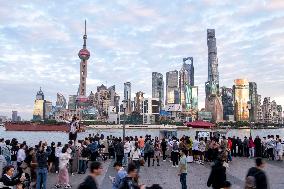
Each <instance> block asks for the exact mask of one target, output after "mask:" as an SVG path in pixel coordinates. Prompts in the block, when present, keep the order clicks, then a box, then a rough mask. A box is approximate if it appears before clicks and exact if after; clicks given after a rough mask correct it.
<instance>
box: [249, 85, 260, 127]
mask: <svg viewBox="0 0 284 189" xmlns="http://www.w3.org/2000/svg"><path fill="white" fill-rule="evenodd" d="M257 97H258V95H257V85H256V83H255V82H249V101H250V111H249V119H250V121H251V122H256V121H257V111H258V100H257Z"/></svg>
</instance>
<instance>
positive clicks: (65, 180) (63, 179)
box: [55, 147, 71, 188]
mask: <svg viewBox="0 0 284 189" xmlns="http://www.w3.org/2000/svg"><path fill="white" fill-rule="evenodd" d="M70 158H71V155H70V154H69V153H68V152H67V147H64V148H62V153H61V154H60V155H59V174H58V177H57V184H56V185H55V187H56V188H61V186H62V185H64V188H71V186H70V184H69V174H68V169H67V164H68V162H69V160H70Z"/></svg>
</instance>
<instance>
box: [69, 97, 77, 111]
mask: <svg viewBox="0 0 284 189" xmlns="http://www.w3.org/2000/svg"><path fill="white" fill-rule="evenodd" d="M76 98H77V95H69V100H68V109H69V110H75V109H76Z"/></svg>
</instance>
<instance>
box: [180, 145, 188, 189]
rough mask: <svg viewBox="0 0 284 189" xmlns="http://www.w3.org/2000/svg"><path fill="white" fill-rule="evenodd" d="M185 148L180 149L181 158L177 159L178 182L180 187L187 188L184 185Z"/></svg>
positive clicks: (185, 168) (185, 170)
mask: <svg viewBox="0 0 284 189" xmlns="http://www.w3.org/2000/svg"><path fill="white" fill-rule="evenodd" d="M186 156H187V150H185V149H183V150H182V151H181V158H180V161H179V174H178V176H179V177H180V183H181V189H187V185H186V176H187V160H186Z"/></svg>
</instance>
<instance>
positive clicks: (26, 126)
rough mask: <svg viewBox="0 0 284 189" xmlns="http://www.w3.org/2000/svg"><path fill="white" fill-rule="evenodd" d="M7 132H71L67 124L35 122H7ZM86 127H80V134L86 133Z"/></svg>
mask: <svg viewBox="0 0 284 189" xmlns="http://www.w3.org/2000/svg"><path fill="white" fill-rule="evenodd" d="M4 127H5V129H6V131H48V132H49V131H55V132H69V130H70V126H69V125H68V124H67V123H57V124H47V123H33V122H6V123H5V125H4ZM85 129H86V127H85V126H83V125H80V128H79V132H84V131H85Z"/></svg>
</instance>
